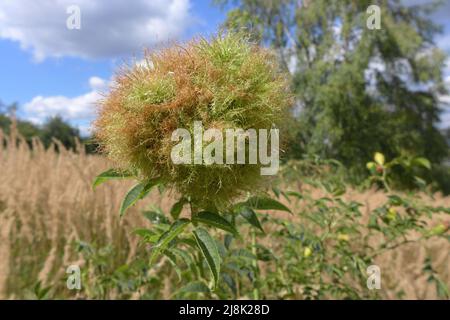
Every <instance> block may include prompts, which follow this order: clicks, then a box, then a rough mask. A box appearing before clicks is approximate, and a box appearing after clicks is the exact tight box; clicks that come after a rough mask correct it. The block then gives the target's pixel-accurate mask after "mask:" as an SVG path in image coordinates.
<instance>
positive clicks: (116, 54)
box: [0, 0, 450, 134]
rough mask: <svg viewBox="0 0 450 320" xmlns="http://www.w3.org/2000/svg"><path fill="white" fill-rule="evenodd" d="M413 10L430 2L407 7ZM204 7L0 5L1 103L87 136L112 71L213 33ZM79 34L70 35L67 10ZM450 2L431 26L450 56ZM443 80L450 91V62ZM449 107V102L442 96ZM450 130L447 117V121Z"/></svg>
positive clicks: (28, 1)
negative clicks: (75, 14)
mask: <svg viewBox="0 0 450 320" xmlns="http://www.w3.org/2000/svg"><path fill="white" fill-rule="evenodd" d="M404 1H405V2H408V3H411V4H415V3H423V2H426V1H427V0H404ZM211 3H212V1H209V0H128V1H124V0H0V54H1V56H0V57H1V59H0V72H1V73H0V100H1V101H3V102H4V103H6V104H9V103H12V102H18V103H19V105H20V109H19V116H20V117H22V118H25V119H28V120H31V121H33V122H35V123H42V122H43V121H45V119H47V118H48V117H50V116H54V115H56V114H60V115H62V116H63V117H64V118H65V119H67V120H69V121H71V123H72V124H73V125H75V126H78V127H79V128H80V129H81V130H82V132H83V133H85V134H87V133H89V131H88V130H89V129H88V128H89V124H90V122H91V121H92V119H93V117H94V115H95V101H96V100H97V99H98V98H99V92H102V91H104V90H105V89H106V88H107V85H108V81H109V80H110V79H111V76H112V74H113V72H114V70H115V69H116V67H117V66H118V65H120V64H122V63H123V61H129V60H130V59H131V58H133V57H139V55H140V53H141V52H142V49H143V48H144V47H158V46H160V45H161V44H164V43H167V42H168V41H170V40H173V39H177V40H185V39H189V38H191V37H192V36H196V35H204V36H208V35H210V34H213V33H214V32H215V31H216V30H217V28H218V26H219V25H220V23H221V22H222V21H223V20H224V17H225V13H224V12H222V11H220V9H219V8H217V7H215V6H213V5H212V4H211ZM71 5H77V6H78V7H79V8H80V10H81V29H79V30H77V29H75V30H70V29H68V28H67V19H68V17H69V16H70V13H68V12H67V9H68V7H70V6H71ZM449 17H450V0H447V3H446V4H445V6H444V7H442V8H441V10H439V12H437V13H436V14H435V15H434V16H433V19H434V20H435V21H436V22H439V23H441V24H443V25H444V26H445V32H444V34H443V35H441V36H439V37H438V38H437V39H436V41H437V43H438V45H439V46H440V47H441V48H442V49H444V50H446V52H447V53H449V54H450V19H449ZM445 76H446V78H447V81H448V83H449V86H450V59H449V60H448V64H447V69H446V73H445ZM443 100H447V101H449V102H450V97H443ZM444 122H446V123H447V124H448V125H449V126H450V112H448V113H446V114H445V116H444Z"/></svg>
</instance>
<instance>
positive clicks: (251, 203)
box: [244, 196, 292, 213]
mask: <svg viewBox="0 0 450 320" xmlns="http://www.w3.org/2000/svg"><path fill="white" fill-rule="evenodd" d="M244 204H245V205H246V206H248V207H250V208H252V209H255V210H279V211H286V212H289V213H292V212H291V210H290V209H289V208H288V207H286V206H285V205H284V204H282V203H281V202H279V201H277V200H275V199H271V198H268V197H258V196H256V197H251V198H250V199H248V200H247V201H246V202H245V203H244Z"/></svg>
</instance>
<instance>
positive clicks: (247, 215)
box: [239, 206, 264, 232]
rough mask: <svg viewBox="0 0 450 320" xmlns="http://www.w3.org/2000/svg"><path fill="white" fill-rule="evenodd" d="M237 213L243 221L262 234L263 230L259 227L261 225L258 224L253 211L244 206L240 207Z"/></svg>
mask: <svg viewBox="0 0 450 320" xmlns="http://www.w3.org/2000/svg"><path fill="white" fill-rule="evenodd" d="M239 213H240V215H241V216H242V217H243V218H244V219H245V220H247V222H248V223H250V224H251V225H252V226H254V227H255V228H257V229H259V230H261V231H262V232H264V229H263V227H262V226H261V223H260V222H259V220H258V217H257V216H256V212H255V211H253V210H252V209H251V208H249V207H246V206H244V207H241V208H240V209H239Z"/></svg>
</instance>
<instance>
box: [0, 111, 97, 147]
mask: <svg viewBox="0 0 450 320" xmlns="http://www.w3.org/2000/svg"><path fill="white" fill-rule="evenodd" d="M11 124H12V121H11V118H10V117H9V116H6V115H5V114H2V113H1V112H0V130H2V131H3V132H4V133H5V134H7V135H8V134H10V131H11ZM16 125H17V132H18V133H19V134H20V136H22V137H23V138H24V139H25V141H27V143H28V145H29V146H32V140H33V138H38V139H40V140H41V141H42V143H43V144H44V146H45V147H46V148H48V147H49V146H50V145H51V144H52V143H53V142H54V139H56V140H58V141H60V142H61V143H62V144H63V145H64V147H65V148H66V149H76V141H77V140H78V141H80V142H85V143H87V151H89V152H91V153H92V152H95V151H96V150H95V148H96V147H95V146H94V145H93V144H92V143H88V142H89V141H88V139H84V138H82V137H81V136H80V132H79V130H78V129H76V128H74V127H72V126H71V125H70V124H68V123H67V122H65V121H64V120H63V119H62V118H61V117H59V116H57V117H54V118H49V119H48V120H47V121H46V122H45V123H44V124H43V125H42V126H37V125H35V124H33V123H31V122H29V121H26V120H20V119H19V120H16Z"/></svg>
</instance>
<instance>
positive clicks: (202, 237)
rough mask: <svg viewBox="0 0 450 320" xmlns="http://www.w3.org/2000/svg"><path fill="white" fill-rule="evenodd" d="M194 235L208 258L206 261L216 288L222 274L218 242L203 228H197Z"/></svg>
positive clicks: (204, 255)
mask: <svg viewBox="0 0 450 320" xmlns="http://www.w3.org/2000/svg"><path fill="white" fill-rule="evenodd" d="M194 237H195V240H196V241H197V245H198V247H199V249H200V251H201V252H202V254H203V257H204V258H205V259H206V262H207V264H208V266H209V269H210V271H211V274H212V276H213V279H214V288H216V287H217V285H218V283H219V275H220V256H219V250H218V249H217V245H216V242H215V241H214V239H213V238H212V237H211V236H210V235H209V233H208V231H206V230H205V229H203V228H197V229H195V230H194Z"/></svg>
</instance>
